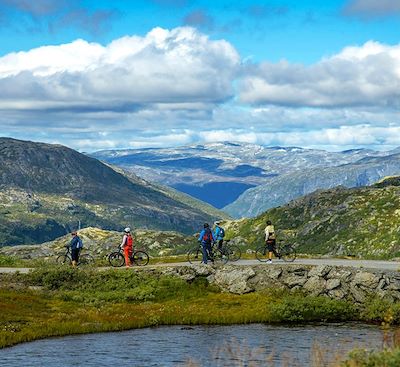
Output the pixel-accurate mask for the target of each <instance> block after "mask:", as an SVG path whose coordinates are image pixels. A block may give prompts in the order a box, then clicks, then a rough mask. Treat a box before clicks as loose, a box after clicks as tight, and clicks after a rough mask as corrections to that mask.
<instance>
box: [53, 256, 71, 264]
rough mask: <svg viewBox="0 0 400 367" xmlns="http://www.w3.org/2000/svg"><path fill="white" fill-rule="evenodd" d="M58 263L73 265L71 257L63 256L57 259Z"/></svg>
mask: <svg viewBox="0 0 400 367" xmlns="http://www.w3.org/2000/svg"><path fill="white" fill-rule="evenodd" d="M56 262H57V264H58V265H71V263H72V259H71V258H70V256H69V255H65V254H63V255H60V256H58V257H57V260H56Z"/></svg>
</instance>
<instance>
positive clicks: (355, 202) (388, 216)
mask: <svg viewBox="0 0 400 367" xmlns="http://www.w3.org/2000/svg"><path fill="white" fill-rule="evenodd" d="M399 185H400V178H395V177H392V178H389V179H387V180H381V181H380V182H379V183H378V184H376V185H373V186H370V187H362V188H352V189H348V188H344V187H337V188H333V189H330V190H325V191H321V190H320V191H316V192H314V193H312V194H309V195H307V196H304V197H302V198H299V199H296V200H293V201H291V202H290V203H288V204H286V205H284V206H281V207H278V208H274V209H271V210H269V211H267V212H265V213H263V214H261V215H259V216H258V217H256V218H253V219H242V220H240V221H233V222H228V223H226V228H227V229H228V231H227V234H228V236H231V237H241V238H242V239H243V241H244V242H246V243H247V245H248V246H250V247H252V248H255V247H256V246H258V245H259V244H261V243H262V241H263V229H264V227H265V222H266V220H267V219H270V220H271V221H272V222H273V223H274V224H275V226H276V229H277V234H278V238H280V239H283V240H285V241H288V242H291V243H294V244H295V246H296V247H297V248H298V251H299V252H302V253H314V254H331V255H353V256H362V257H371V258H394V257H400V186H399Z"/></svg>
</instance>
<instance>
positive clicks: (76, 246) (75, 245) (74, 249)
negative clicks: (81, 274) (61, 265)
mask: <svg viewBox="0 0 400 367" xmlns="http://www.w3.org/2000/svg"><path fill="white" fill-rule="evenodd" d="M71 236H72V240H71V242H70V243H69V247H70V248H71V258H72V266H74V267H75V266H76V265H77V264H78V262H79V253H80V251H81V249H82V247H83V243H82V240H81V238H80V237H79V236H78V233H77V232H76V231H73V232H71Z"/></svg>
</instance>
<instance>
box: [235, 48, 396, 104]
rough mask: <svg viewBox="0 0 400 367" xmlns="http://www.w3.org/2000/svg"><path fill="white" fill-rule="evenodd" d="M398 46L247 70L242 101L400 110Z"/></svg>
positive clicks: (348, 49) (359, 49)
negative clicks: (309, 61)
mask: <svg viewBox="0 0 400 367" xmlns="http://www.w3.org/2000/svg"><path fill="white" fill-rule="evenodd" d="M399 87H400V44H399V45H395V46H387V45H382V44H380V43H377V42H373V41H370V42H367V43H365V44H364V45H363V46H361V47H347V48H345V49H344V50H343V51H342V52H341V53H339V54H337V55H334V56H332V57H329V58H325V59H323V60H321V61H320V62H318V63H316V64H314V65H311V66H304V65H300V64H298V65H295V64H290V63H288V62H286V61H281V62H279V63H277V64H272V63H268V62H264V63H261V64H259V65H249V66H248V69H247V70H246V72H245V73H244V76H243V79H242V81H241V87H240V89H241V90H240V99H241V101H242V102H245V103H250V104H260V105H262V104H276V105H284V106H310V107H328V108H332V107H346V106H347V107H348V106H381V107H393V108H399V107H400V88H399Z"/></svg>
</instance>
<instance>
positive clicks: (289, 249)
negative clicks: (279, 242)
mask: <svg viewBox="0 0 400 367" xmlns="http://www.w3.org/2000/svg"><path fill="white" fill-rule="evenodd" d="M296 256H297V254H296V250H295V249H294V247H293V246H292V245H289V244H288V245H284V246H282V249H281V258H282V260H283V261H286V262H290V263H291V262H293V261H294V260H295V259H296Z"/></svg>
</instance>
